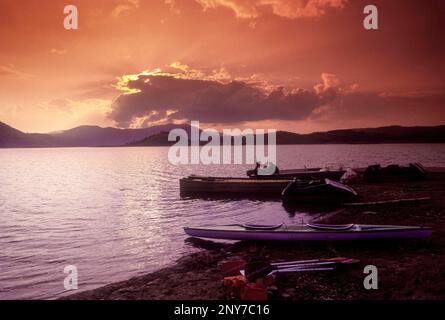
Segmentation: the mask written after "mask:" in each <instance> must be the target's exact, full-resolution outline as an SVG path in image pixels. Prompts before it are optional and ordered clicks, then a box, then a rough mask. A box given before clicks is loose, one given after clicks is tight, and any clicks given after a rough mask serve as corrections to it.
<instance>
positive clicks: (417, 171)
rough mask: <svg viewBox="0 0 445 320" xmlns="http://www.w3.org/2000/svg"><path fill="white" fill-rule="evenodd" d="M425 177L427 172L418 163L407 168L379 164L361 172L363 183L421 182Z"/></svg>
mask: <svg viewBox="0 0 445 320" xmlns="http://www.w3.org/2000/svg"><path fill="white" fill-rule="evenodd" d="M426 176H427V170H426V169H425V168H424V167H423V166H422V165H421V164H420V163H418V162H415V163H410V164H408V165H407V166H401V165H398V164H391V165H389V166H386V167H382V166H380V165H379V164H375V165H372V166H369V167H367V168H366V169H365V171H364V172H363V179H364V180H365V181H370V182H374V181H391V182H392V181H412V180H421V179H424V178H425V177H426Z"/></svg>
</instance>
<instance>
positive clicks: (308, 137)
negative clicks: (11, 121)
mask: <svg viewBox="0 0 445 320" xmlns="http://www.w3.org/2000/svg"><path fill="white" fill-rule="evenodd" d="M174 128H181V129H184V130H186V131H187V132H188V134H189V136H190V128H191V127H190V125H187V124H184V125H176V124H166V125H160V126H154V127H150V128H142V129H117V128H101V127H97V126H80V127H76V128H73V129H70V130H65V131H61V132H56V133H49V134H36V133H24V132H22V131H19V130H17V129H14V128H12V127H10V126H8V125H6V124H4V123H2V122H0V148H32V147H34V148H37V147H39V148H42V147H96V146H170V145H172V144H174V143H175V142H170V141H168V132H169V131H170V130H172V129H174ZM243 140H245V139H243ZM264 140H265V142H266V143H267V135H266V136H265V139H264ZM189 142H190V141H189ZM439 142H440V143H445V125H442V126H435V127H401V126H389V127H381V128H363V129H345V130H333V131H326V132H314V133H309V134H298V133H293V132H287V131H278V132H277V144H340V143H345V144H359V143H363V144H366V143H439Z"/></svg>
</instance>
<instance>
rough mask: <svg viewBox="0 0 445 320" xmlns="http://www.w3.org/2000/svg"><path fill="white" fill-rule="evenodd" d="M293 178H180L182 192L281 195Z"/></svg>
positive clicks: (186, 193)
mask: <svg viewBox="0 0 445 320" xmlns="http://www.w3.org/2000/svg"><path fill="white" fill-rule="evenodd" d="M291 181H292V180H291V179H250V178H230V177H228V178H224V177H200V176H189V177H186V178H182V179H180V180H179V189H180V192H181V194H183V195H188V194H229V195H243V194H244V195H246V194H250V195H267V196H280V195H281V192H282V191H283V189H284V188H285V187H286V186H287V185H288V184H289V182H291Z"/></svg>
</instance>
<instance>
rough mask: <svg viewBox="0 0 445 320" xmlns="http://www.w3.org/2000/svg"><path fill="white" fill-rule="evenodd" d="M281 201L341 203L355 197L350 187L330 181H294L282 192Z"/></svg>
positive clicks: (355, 193)
mask: <svg viewBox="0 0 445 320" xmlns="http://www.w3.org/2000/svg"><path fill="white" fill-rule="evenodd" d="M282 196H283V200H285V201H291V200H297V201H299V202H313V201H323V202H343V201H347V200H352V199H354V198H356V197H357V192H356V191H355V190H354V189H352V188H351V187H349V186H347V185H345V184H342V183H340V182H335V181H332V180H330V179H324V180H310V181H303V180H298V179H295V180H294V181H292V182H290V183H289V184H288V185H287V186H286V188H284V190H283V192H282Z"/></svg>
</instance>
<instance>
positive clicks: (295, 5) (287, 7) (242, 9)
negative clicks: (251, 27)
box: [196, 0, 347, 19]
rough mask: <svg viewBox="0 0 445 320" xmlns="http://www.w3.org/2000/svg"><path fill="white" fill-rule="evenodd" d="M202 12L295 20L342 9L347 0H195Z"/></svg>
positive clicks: (243, 17) (240, 16)
mask: <svg viewBox="0 0 445 320" xmlns="http://www.w3.org/2000/svg"><path fill="white" fill-rule="evenodd" d="M196 1H197V2H198V3H199V4H201V5H202V7H203V8H204V10H208V9H211V8H217V7H226V8H229V9H231V10H233V11H234V12H235V14H236V16H237V17H238V18H241V19H252V18H258V17H260V16H261V15H262V14H263V13H266V12H272V13H273V14H274V15H277V16H280V17H285V18H290V19H297V18H316V17H321V16H323V15H324V14H325V13H326V10H328V9H330V8H335V9H342V8H343V7H344V6H345V4H346V2H347V0H196Z"/></svg>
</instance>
